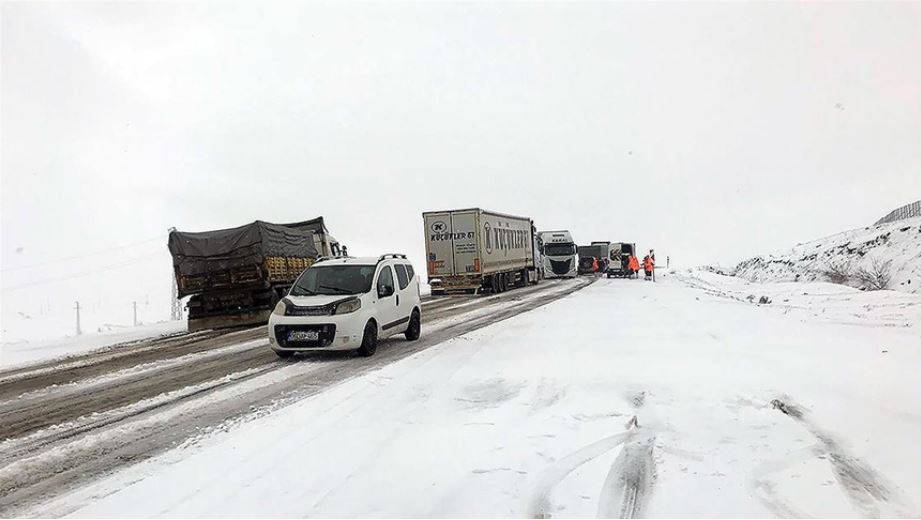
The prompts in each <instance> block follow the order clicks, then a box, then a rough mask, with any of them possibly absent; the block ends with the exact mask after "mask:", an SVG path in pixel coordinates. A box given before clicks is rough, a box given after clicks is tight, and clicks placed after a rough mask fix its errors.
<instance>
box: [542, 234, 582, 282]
mask: <svg viewBox="0 0 921 520" xmlns="http://www.w3.org/2000/svg"><path fill="white" fill-rule="evenodd" d="M540 238H541V242H542V243H543V247H544V249H543V253H544V276H545V277H547V278H572V277H574V276H576V275H577V274H578V272H579V257H578V253H577V251H576V244H575V242H573V240H572V234H571V233H570V232H569V231H565V230H563V231H542V232H541V233H540Z"/></svg>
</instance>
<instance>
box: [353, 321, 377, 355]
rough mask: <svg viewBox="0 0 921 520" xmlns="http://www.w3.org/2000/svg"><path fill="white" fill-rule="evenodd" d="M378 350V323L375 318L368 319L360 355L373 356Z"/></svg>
mask: <svg viewBox="0 0 921 520" xmlns="http://www.w3.org/2000/svg"><path fill="white" fill-rule="evenodd" d="M375 352H377V323H374V320H370V321H368V324H367V325H365V332H364V334H363V335H362V336H361V346H360V347H358V355H359V356H361V357H369V356H373V355H374V353H375Z"/></svg>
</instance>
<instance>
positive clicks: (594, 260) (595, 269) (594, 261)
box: [592, 256, 598, 273]
mask: <svg viewBox="0 0 921 520" xmlns="http://www.w3.org/2000/svg"><path fill="white" fill-rule="evenodd" d="M592 272H593V273H597V272H598V258H597V257H594V256H593V257H592Z"/></svg>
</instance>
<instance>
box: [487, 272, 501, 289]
mask: <svg viewBox="0 0 921 520" xmlns="http://www.w3.org/2000/svg"><path fill="white" fill-rule="evenodd" d="M489 286H490V288H491V289H492V293H493V294H499V293H500V292H502V291H501V290H500V289H501V288H500V287H499V275H496V274H494V275H492V276H490V277H489Z"/></svg>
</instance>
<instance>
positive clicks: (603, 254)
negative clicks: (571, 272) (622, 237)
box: [577, 242, 611, 274]
mask: <svg viewBox="0 0 921 520" xmlns="http://www.w3.org/2000/svg"><path fill="white" fill-rule="evenodd" d="M610 246H611V243H610V242H592V244H591V245H589V246H579V247H578V248H577V251H578V252H579V274H589V273H594V272H595V270H594V269H593V267H594V262H593V259H597V260H598V272H600V273H603V272H605V271H606V269H607V265H608V261H607V259H608V250H609V249H610Z"/></svg>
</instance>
